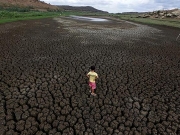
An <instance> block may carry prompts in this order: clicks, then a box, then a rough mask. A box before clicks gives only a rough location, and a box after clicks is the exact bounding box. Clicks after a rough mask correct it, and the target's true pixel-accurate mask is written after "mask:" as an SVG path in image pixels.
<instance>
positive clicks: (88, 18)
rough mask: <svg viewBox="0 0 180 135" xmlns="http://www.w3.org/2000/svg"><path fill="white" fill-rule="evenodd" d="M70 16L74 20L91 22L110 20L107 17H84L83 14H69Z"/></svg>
mask: <svg viewBox="0 0 180 135" xmlns="http://www.w3.org/2000/svg"><path fill="white" fill-rule="evenodd" d="M70 18H72V19H76V20H82V21H91V22H107V21H110V20H108V19H104V18H94V17H84V16H74V15H72V16H70Z"/></svg>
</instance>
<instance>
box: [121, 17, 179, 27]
mask: <svg viewBox="0 0 180 135" xmlns="http://www.w3.org/2000/svg"><path fill="white" fill-rule="evenodd" d="M136 16H137V15H136ZM136 16H135V15H119V16H118V17H119V18H120V19H122V20H128V21H134V22H141V23H145V24H156V25H164V26H171V27H177V28H180V25H179V24H180V19H168V18H166V19H156V18H136Z"/></svg>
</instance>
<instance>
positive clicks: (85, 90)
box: [0, 17, 180, 135]
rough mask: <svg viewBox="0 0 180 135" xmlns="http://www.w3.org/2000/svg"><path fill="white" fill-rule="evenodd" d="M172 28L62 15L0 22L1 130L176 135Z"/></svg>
mask: <svg viewBox="0 0 180 135" xmlns="http://www.w3.org/2000/svg"><path fill="white" fill-rule="evenodd" d="M179 31H180V29H177V28H171V27H163V26H148V25H142V24H136V23H132V22H126V21H122V20H117V19H111V21H110V22H101V23H100V22H99V23H98V22H88V21H78V20H73V19H71V18H66V17H60V18H54V19H42V20H31V21H21V22H14V23H8V24H3V25H0V50H1V51H0V134H2V135H32V134H35V135H75V134H77V135H147V134H149V135H151V134H153V135H180V98H179V97H180V41H176V37H177V36H178V34H179ZM91 65H95V66H96V72H97V73H98V75H99V79H98V80H97V89H96V93H97V96H92V95H90V93H89V87H88V79H87V77H86V74H87V73H88V71H89V67H90V66H91Z"/></svg>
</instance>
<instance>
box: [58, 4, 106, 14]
mask: <svg viewBox="0 0 180 135" xmlns="http://www.w3.org/2000/svg"><path fill="white" fill-rule="evenodd" d="M56 6H57V7H59V8H61V9H63V10H65V11H86V12H99V13H108V12H106V11H102V10H98V9H96V8H94V7H91V6H63V5H56Z"/></svg>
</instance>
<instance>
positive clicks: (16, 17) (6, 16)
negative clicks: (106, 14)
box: [0, 6, 102, 24]
mask: <svg viewBox="0 0 180 135" xmlns="http://www.w3.org/2000/svg"><path fill="white" fill-rule="evenodd" d="M100 14H101V15H102V13H92V12H77V11H74V12H73V11H52V10H47V12H40V11H35V10H33V7H25V8H20V7H9V8H3V7H1V6H0V24H2V23H6V22H14V21H20V20H31V19H40V18H49V17H57V16H69V15H100Z"/></svg>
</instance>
